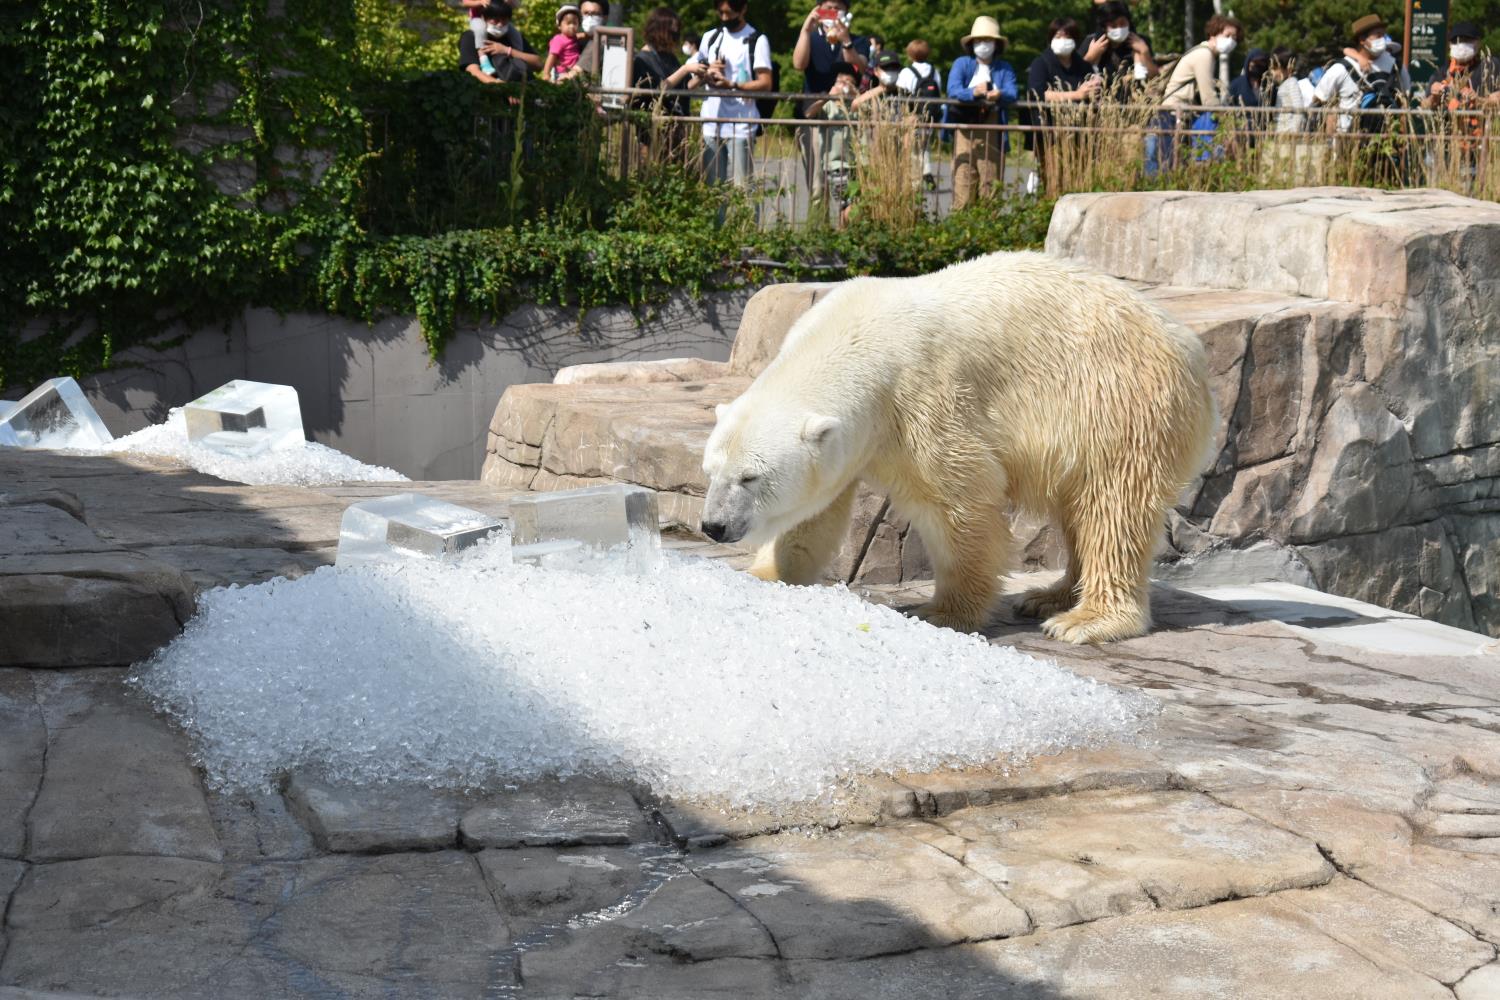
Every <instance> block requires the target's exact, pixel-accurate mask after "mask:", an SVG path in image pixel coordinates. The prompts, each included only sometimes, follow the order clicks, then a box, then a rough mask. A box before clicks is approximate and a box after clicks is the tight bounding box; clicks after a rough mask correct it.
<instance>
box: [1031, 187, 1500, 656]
mask: <svg viewBox="0 0 1500 1000" xmlns="http://www.w3.org/2000/svg"><path fill="white" fill-rule="evenodd" d="M1047 246H1048V250H1049V251H1050V252H1052V253H1055V254H1059V255H1063V256H1070V257H1074V258H1077V259H1081V260H1085V261H1087V262H1089V263H1091V264H1093V265H1094V266H1096V267H1099V268H1100V269H1102V270H1106V271H1110V272H1112V273H1115V274H1118V275H1119V276H1121V277H1125V278H1131V279H1135V280H1138V281H1143V282H1152V283H1155V284H1153V286H1152V292H1151V293H1152V294H1153V295H1154V296H1155V297H1157V298H1158V300H1159V301H1160V302H1161V304H1162V305H1163V307H1164V308H1166V309H1167V311H1168V312H1169V313H1174V314H1177V315H1178V318H1181V319H1183V320H1185V321H1187V322H1189V324H1190V325H1193V326H1195V327H1196V328H1197V329H1198V330H1199V332H1200V333H1201V335H1202V336H1203V337H1204V340H1205V342H1206V343H1207V345H1208V347H1209V351H1210V356H1211V358H1212V361H1213V364H1212V368H1213V377H1214V388H1215V394H1216V396H1217V398H1218V401H1219V406H1220V409H1221V411H1222V422H1221V428H1220V434H1219V440H1218V442H1217V443H1218V445H1219V447H1218V455H1217V458H1216V460H1215V462H1214V464H1213V466H1212V468H1211V469H1210V470H1208V472H1207V474H1206V475H1205V476H1204V478H1203V480H1202V481H1201V483H1200V484H1198V487H1197V488H1196V489H1195V490H1194V491H1193V494H1192V495H1191V496H1190V498H1189V499H1188V502H1187V503H1185V504H1184V505H1183V507H1182V509H1181V513H1182V514H1183V515H1184V516H1183V518H1181V519H1179V520H1177V521H1176V522H1175V523H1174V526H1173V532H1172V542H1173V547H1174V549H1175V550H1176V552H1177V553H1178V554H1180V555H1182V556H1184V557H1186V558H1188V559H1189V560H1191V559H1193V558H1195V557H1201V556H1202V555H1203V554H1204V553H1206V552H1221V553H1222V552H1225V551H1230V550H1235V549H1241V548H1244V547H1246V546H1248V545H1250V544H1252V543H1255V542H1258V541H1270V542H1272V543H1275V544H1277V545H1279V546H1283V547H1285V548H1286V549H1287V550H1289V552H1290V553H1291V554H1292V555H1294V557H1295V558H1296V559H1297V560H1299V561H1300V562H1302V563H1303V564H1304V565H1305V566H1306V568H1307V570H1308V571H1309V573H1310V574H1311V577H1312V579H1313V580H1314V581H1315V582H1316V583H1317V585H1319V586H1321V587H1322V588H1324V589H1326V590H1329V591H1331V592H1334V593H1339V594H1344V595H1346V596H1350V597H1356V598H1358V599H1360V600H1365V601H1369V602H1371V603H1374V604H1379V605H1382V606H1385V607H1392V608H1397V609H1399V610H1403V611H1408V612H1411V613H1414V614H1420V615H1422V616H1424V617H1428V618H1432V619H1435V620H1438V621H1442V622H1446V623H1448V624H1452V625H1457V626H1461V627H1464V628H1477V629H1480V630H1482V631H1486V632H1488V633H1490V634H1500V305H1497V298H1500V296H1497V293H1500V206H1496V205H1494V204H1491V203H1485V202H1476V201H1472V200H1470V199H1465V198H1460V197H1458V196H1456V195H1452V194H1448V193H1446V192H1430V191H1417V192H1404V193H1398V194H1393V193H1382V192H1372V191H1363V190H1355V189H1315V190H1310V191H1274V192H1272V191H1266V192H1254V193H1249V194H1223V195H1186V194H1182V193H1176V192H1153V193H1144V194H1121V195H1083V196H1076V197H1072V198H1066V199H1064V200H1063V201H1062V202H1061V203H1060V204H1059V206H1058V211H1057V212H1056V214H1055V215H1054V217H1053V222H1052V228H1051V232H1050V233H1049V237H1048V243H1047ZM1121 248H1126V252H1124V253H1120V252H1118V251H1119V250H1120V249H1121ZM1181 286H1195V287H1181ZM1205 286H1206V287H1205ZM1212 303H1217V306H1218V308H1219V309H1220V311H1221V312H1222V313H1223V314H1224V315H1223V316H1222V317H1221V318H1220V321H1217V322H1207V323H1205V322H1204V321H1203V319H1204V317H1203V309H1204V307H1205V305H1208V304H1212ZM1236 303H1243V304H1245V305H1247V306H1248V307H1249V308H1248V309H1247V308H1240V307H1238V306H1236Z"/></svg>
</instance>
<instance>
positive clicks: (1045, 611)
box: [1016, 511, 1078, 618]
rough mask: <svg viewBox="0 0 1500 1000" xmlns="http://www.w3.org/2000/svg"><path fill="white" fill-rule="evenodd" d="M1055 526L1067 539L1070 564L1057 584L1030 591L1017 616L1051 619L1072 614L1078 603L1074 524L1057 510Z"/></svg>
mask: <svg viewBox="0 0 1500 1000" xmlns="http://www.w3.org/2000/svg"><path fill="white" fill-rule="evenodd" d="M1052 523H1053V524H1055V525H1057V526H1058V530H1059V532H1060V533H1061V534H1062V536H1063V547H1064V549H1065V550H1066V554H1067V559H1068V565H1067V568H1066V569H1065V570H1064V571H1063V575H1062V576H1060V577H1059V578H1058V579H1057V582H1056V583H1053V584H1051V585H1050V586H1046V587H1038V588H1037V589H1035V590H1028V591H1026V592H1025V593H1024V594H1022V595H1021V600H1020V601H1019V602H1017V604H1016V613H1017V614H1019V615H1020V616H1021V617H1022V618H1051V617H1052V616H1053V615H1059V614H1062V613H1063V612H1064V611H1070V610H1072V609H1073V607H1074V606H1075V605H1077V604H1078V550H1077V548H1076V546H1075V545H1074V544H1073V534H1072V530H1071V522H1070V521H1068V520H1067V519H1066V518H1064V517H1063V516H1062V515H1061V514H1060V513H1058V512H1056V511H1054V512H1053V515H1052Z"/></svg>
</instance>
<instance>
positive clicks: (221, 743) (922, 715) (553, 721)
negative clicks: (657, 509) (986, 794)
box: [135, 539, 1152, 808]
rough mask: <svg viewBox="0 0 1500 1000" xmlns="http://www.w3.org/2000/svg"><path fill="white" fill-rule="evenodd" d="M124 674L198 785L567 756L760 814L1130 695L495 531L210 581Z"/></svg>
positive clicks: (852, 616) (1136, 709) (977, 755)
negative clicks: (468, 542) (509, 539)
mask: <svg viewBox="0 0 1500 1000" xmlns="http://www.w3.org/2000/svg"><path fill="white" fill-rule="evenodd" d="M135 683H137V684H138V685H139V686H140V687H141V688H142V689H144V691H145V692H147V693H148V694H149V695H150V696H151V698H152V699H153V701H154V702H155V703H156V704H157V705H158V706H159V707H160V708H162V709H164V710H165V711H167V712H169V713H170V714H171V715H173V716H174V717H175V718H176V719H177V720H178V721H179V722H180V723H181V724H182V725H183V726H185V727H186V728H187V729H188V730H189V731H190V732H191V733H192V734H193V736H194V738H195V745H196V748H197V752H198V754H199V755H200V759H201V762H202V763H203V765H204V767H205V769H206V771H207V773H208V775H209V779H210V781H211V782H212V783H213V784H215V785H217V786H221V787H265V786H268V785H270V784H272V783H274V782H275V780H276V779H277V776H278V775H280V774H282V773H284V772H286V771H288V770H291V769H296V768H299V767H303V766H315V767H318V768H320V769H323V770H326V771H328V772H330V773H331V774H332V776H333V777H334V778H335V779H336V780H343V781H349V782H352V783H371V782H379V781H385V780H405V781H413V780H416V781H421V782H425V783H430V784H434V785H440V786H452V787H472V786H479V785H484V784H490V783H493V782H495V781H498V780H505V781H527V780H533V779H537V778H541V777H546V776H552V775H557V776H568V775H572V774H580V773H582V774H589V775H593V776H596V777H600V778H605V779H615V780H624V781H637V782H640V783H643V784H645V785H647V786H649V787H650V788H652V789H653V790H655V791H656V792H657V793H658V794H662V795H671V796H681V797H692V798H712V799H719V800H727V801H729V802H731V803H734V804H736V805H742V806H761V807H773V808H774V807H777V806H781V805H790V804H793V803H797V802H802V801H807V800H810V799H814V798H817V797H819V796H820V795H824V794H826V793H829V792H830V791H832V790H834V789H836V788H837V787H839V785H840V783H841V782H842V781H843V780H845V779H847V778H849V777H852V776H856V775H860V774H869V773H878V772H893V771H900V770H915V771H923V770H930V769H935V768H940V767H943V766H948V765H955V766H957V765H967V764H980V763H990V762H994V761H996V759H997V758H1011V759H1017V758H1022V757H1025V756H1028V755H1032V754H1036V753H1041V752H1048V751H1054V750H1057V749H1061V748H1064V747H1068V746H1076V745H1088V744H1094V743H1097V742H1100V741H1104V740H1109V739H1112V738H1118V737H1121V736H1124V735H1127V734H1130V733H1133V732H1135V731H1137V730H1139V729H1140V728H1141V727H1142V726H1143V725H1144V724H1145V723H1146V721H1147V720H1148V719H1149V718H1150V715H1151V711H1152V709H1151V702H1150V701H1149V699H1147V698H1145V697H1144V696H1141V695H1139V694H1133V693H1127V692H1122V691H1119V690H1116V689H1114V688H1111V687H1108V686H1105V685H1101V684H1098V683H1096V682H1094V681H1091V680H1088V679H1085V678H1081V677H1078V676H1076V675H1074V674H1072V673H1069V672H1068V671H1065V670H1063V669H1061V668H1059V667H1058V666H1057V665H1055V664H1053V663H1051V662H1048V661H1044V660H1039V659H1036V658H1033V657H1030V656H1027V655H1024V654H1022V653H1019V652H1017V651H1015V650H1013V649H1009V648H1005V647H1000V646H992V645H990V644H989V643H987V642H985V641H984V640H982V639H980V638H978V637H975V636H968V635H960V634H958V633H956V632H951V631H947V630H943V629H937V628H934V627H932V626H930V625H927V624H925V623H923V622H919V621H916V620H914V619H911V618H908V617H905V616H903V615H901V614H900V613H898V612H896V611H893V610H890V609H887V608H881V607H877V606H873V605H870V604H867V603H865V602H864V601H862V600H860V599H859V598H858V597H857V596H855V595H854V594H852V593H850V592H849V591H847V590H846V589H843V588H839V587H831V588H825V587H811V588H804V587H787V586H784V585H780V584H766V583H762V582H760V581H757V580H755V579H752V578H751V577H749V576H747V575H745V574H743V573H739V572H736V571H733V570H731V569H729V568H728V567H726V566H723V565H721V564H718V563H716V562H713V561H711V560H708V559H701V558H691V557H683V556H675V555H672V554H666V555H665V556H664V557H663V558H661V559H659V560H657V561H656V563H655V565H654V567H653V568H648V569H644V570H643V569H642V568H641V566H640V564H639V563H638V562H636V561H633V560H631V559H629V558H628V557H625V556H621V555H615V554H607V555H598V554H592V555H589V554H586V553H575V554H574V560H573V561H571V562H567V563H565V564H559V565H558V566H554V567H547V566H546V565H545V562H544V566H543V567H537V566H533V565H525V564H517V563H513V562H512V560H511V553H510V548H509V545H508V544H506V543H505V541H504V540H503V539H501V540H500V541H491V542H482V543H480V544H478V545H476V546H474V547H473V548H471V549H469V550H467V551H466V552H465V553H462V554H460V555H459V556H458V557H456V558H455V559H452V560H447V561H441V562H439V561H422V562H414V563H406V564H399V565H390V564H387V565H365V566H355V567H349V568H343V567H340V568H333V567H328V568H324V569H321V570H318V571H317V572H315V573H312V574H310V575H308V576H305V577H302V578H300V579H297V580H274V581H271V582H269V583H264V584H259V585H256V586H251V587H232V588H227V589H219V590H214V591H210V592H208V593H207V594H205V595H204V596H203V597H202V598H201V599H200V604H199V612H198V615H197V617H196V618H194V619H193V621H192V622H191V623H190V624H189V626H188V628H187V630H186V631H185V632H184V633H183V634H182V636H180V637H179V638H178V639H177V640H176V641H175V642H173V643H172V644H171V645H169V646H168V647H166V648H165V649H164V650H162V651H161V652H159V653H158V654H157V655H156V656H155V657H153V658H152V659H151V660H150V661H148V662H147V663H145V664H143V665H142V666H141V667H140V668H139V670H138V671H137V673H136V675H135Z"/></svg>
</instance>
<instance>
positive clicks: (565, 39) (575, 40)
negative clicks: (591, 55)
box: [542, 3, 584, 83]
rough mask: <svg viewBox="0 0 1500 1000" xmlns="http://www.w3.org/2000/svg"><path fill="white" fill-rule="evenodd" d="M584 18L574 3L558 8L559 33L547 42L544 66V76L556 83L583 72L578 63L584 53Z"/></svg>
mask: <svg viewBox="0 0 1500 1000" xmlns="http://www.w3.org/2000/svg"><path fill="white" fill-rule="evenodd" d="M582 27H583V19H582V18H581V17H580V16H579V14H578V8H577V7H576V6H574V5H573V4H570V3H567V4H563V5H562V6H561V7H559V8H557V34H555V35H553V36H552V40H551V41H550V42H548V43H547V61H546V63H545V64H543V66H542V78H543V79H545V80H551V81H553V82H554V83H556V82H559V81H562V80H571V79H573V77H575V76H577V75H578V74H579V73H582V72H583V67H582V66H580V65H578V58H579V56H581V55H583V41H582V39H583V37H584V36H583V32H582V30H581V29H582Z"/></svg>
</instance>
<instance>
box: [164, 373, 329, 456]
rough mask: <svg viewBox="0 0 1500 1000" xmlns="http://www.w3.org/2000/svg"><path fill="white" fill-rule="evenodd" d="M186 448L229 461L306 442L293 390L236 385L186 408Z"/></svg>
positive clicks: (242, 382)
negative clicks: (213, 453)
mask: <svg viewBox="0 0 1500 1000" xmlns="http://www.w3.org/2000/svg"><path fill="white" fill-rule="evenodd" d="M182 413H183V417H184V418H185V420H186V422H187V435H188V444H198V445H202V446H203V447H205V448H211V449H213V450H214V451H217V452H222V453H224V454H226V455H241V456H250V455H259V454H261V453H262V452H265V451H273V450H279V449H281V448H285V447H287V446H289V445H293V444H301V443H302V442H303V441H305V440H307V435H306V434H305V433H303V430H302V407H301V405H300V404H299V403H298V402H297V390H296V389H293V388H292V387H291V386H289V385H272V384H271V383H269V382H251V381H249V380H248V379H235V380H234V381H233V382H225V383H224V384H223V385H221V386H219V387H218V388H217V389H215V390H214V391H213V392H210V393H209V394H208V395H206V396H199V397H198V398H197V399H195V400H193V401H192V402H191V403H189V404H187V405H186V406H184V407H183V408H182Z"/></svg>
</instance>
